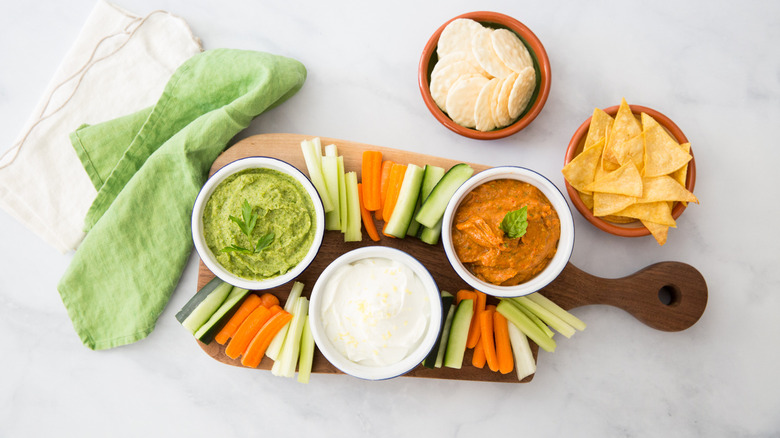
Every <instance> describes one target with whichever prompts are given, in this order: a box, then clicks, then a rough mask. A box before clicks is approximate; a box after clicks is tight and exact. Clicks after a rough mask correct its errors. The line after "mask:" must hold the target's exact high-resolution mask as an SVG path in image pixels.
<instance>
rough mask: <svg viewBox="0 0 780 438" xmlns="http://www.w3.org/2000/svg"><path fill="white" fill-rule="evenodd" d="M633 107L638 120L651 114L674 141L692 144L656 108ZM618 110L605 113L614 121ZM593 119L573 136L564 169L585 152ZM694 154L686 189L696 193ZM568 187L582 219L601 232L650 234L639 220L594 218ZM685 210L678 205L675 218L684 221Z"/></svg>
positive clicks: (568, 185)
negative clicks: (584, 148) (618, 221)
mask: <svg viewBox="0 0 780 438" xmlns="http://www.w3.org/2000/svg"><path fill="white" fill-rule="evenodd" d="M629 106H630V108H631V112H633V113H634V115H636V116H639V115H640V114H641V113H647V115H649V116H652V117H653V118H654V119H655V120H656V121H657V122H658V123H660V124H661V126H663V127H664V128H665V129H666V130H667V132H669V134H671V135H672V137H674V139H675V140H677V142H678V143H680V144H682V143H687V142H688V138H687V137H686V136H685V134H683V132H682V130H681V129H680V128H679V127H678V126H677V125H676V124H675V123H674V122H673V121H672V120H671V119H670V118H669V117H666V116H665V115H663V114H661V113H660V112H658V111H656V110H654V109H652V108H647V107H644V106H639V105H629ZM618 108H619V106H618V105H615V106H611V107H609V108H606V109H604V112H606V113H607V114H609V115H610V116H612V117H614V116H615V114H617V111H618ZM590 119H591V118H590V117H588V119H587V120H585V121H584V122H583V123H582V125H580V127H579V128H578V129H577V131H576V132H575V133H574V136H572V138H571V141H569V147H568V148H567V149H566V158H565V160H564V165H566V164H568V163H569V161H571V160H573V159H574V157H576V156H577V155H578V154H579V153H580V152H582V147H583V146H584V144H585V138H586V137H587V135H588V129H589V128H590ZM690 153H691V161H689V162H688V175H687V176H686V180H685V187H686V188H687V189H688V191H689V192H691V193H693V187H694V185H695V184H696V160H695V159H694V158H693V147H691V151H690ZM564 181H565V179H564ZM565 183H566V190H567V191H568V192H569V198H570V199H571V202H572V204H574V207H576V208H577V211H579V212H580V214H582V216H584V217H585V219H587V220H588V222H590V223H592V224H593V225H595V226H596V227H597V228H599V229H601V230H603V231H606V232H607V233H610V234H614V235H616V236H623V237H641V236H647V235H649V234H650V231H649V230H648V229H647V228H645V227H644V225H642V223H641V222H640V221H638V220H637V221H633V222H629V223H625V224H620V223H615V222H610V221H607V220H604V219H602V218H600V217H596V216H594V215H593V212H592V211H591V210H590V209H589V208H588V207H587V206H586V205H585V203H584V202H583V201H582V198H580V195H579V192H577V190H576V189H575V188H574V187H572V186H571V185H570V184H569V183H568V181H565ZM684 210H685V205H683V204H682V203H681V202H677V203H675V205H674V208H672V217H674V219H675V220H676V219H677V218H679V217H680V215H681V214H682V212H683V211H684Z"/></svg>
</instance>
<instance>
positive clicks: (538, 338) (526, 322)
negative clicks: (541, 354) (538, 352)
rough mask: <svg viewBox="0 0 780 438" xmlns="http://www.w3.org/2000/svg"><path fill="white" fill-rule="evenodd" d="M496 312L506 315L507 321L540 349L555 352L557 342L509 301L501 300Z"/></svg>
mask: <svg viewBox="0 0 780 438" xmlns="http://www.w3.org/2000/svg"><path fill="white" fill-rule="evenodd" d="M496 312H498V313H500V314H502V315H504V317H505V318H506V319H508V320H509V322H511V323H512V324H514V325H516V326H517V328H519V329H520V330H521V331H522V332H523V333H525V335H526V336H528V337H529V338H531V340H532V341H534V342H536V344H537V345H539V347H540V348H541V349H542V350H544V351H548V352H550V353H552V352H553V351H555V345H556V344H555V341H554V340H553V339H552V338H550V337H549V336H547V335H546V334H544V332H543V331H542V330H541V329H540V328H539V327H537V326H536V324H534V322H533V321H531V320H530V319H529V318H528V317H527V316H525V314H524V313H523V312H521V311H520V310H519V309H518V308H517V307H515V305H514V304H512V303H510V302H509V301H507V300H501V302H500V303H498V306H496Z"/></svg>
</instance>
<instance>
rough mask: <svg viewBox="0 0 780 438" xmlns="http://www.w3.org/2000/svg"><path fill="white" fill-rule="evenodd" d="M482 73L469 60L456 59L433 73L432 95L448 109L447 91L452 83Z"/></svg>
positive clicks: (439, 104) (437, 102) (440, 106)
mask: <svg viewBox="0 0 780 438" xmlns="http://www.w3.org/2000/svg"><path fill="white" fill-rule="evenodd" d="M475 75H479V76H481V74H480V73H479V70H477V69H476V67H474V66H473V65H471V63H470V62H468V61H455V62H453V63H452V64H450V65H448V66H445V67H444V68H442V69H441V70H439V71H437V72H436V74H435V75H431V97H432V98H433V101H434V102H436V105H438V106H439V108H441V109H442V110H444V111H446V109H445V108H446V103H447V93H449V91H450V88H451V87H452V85H453V84H454V83H455V82H456V81H457V80H458V79H460V78H461V77H464V76H475Z"/></svg>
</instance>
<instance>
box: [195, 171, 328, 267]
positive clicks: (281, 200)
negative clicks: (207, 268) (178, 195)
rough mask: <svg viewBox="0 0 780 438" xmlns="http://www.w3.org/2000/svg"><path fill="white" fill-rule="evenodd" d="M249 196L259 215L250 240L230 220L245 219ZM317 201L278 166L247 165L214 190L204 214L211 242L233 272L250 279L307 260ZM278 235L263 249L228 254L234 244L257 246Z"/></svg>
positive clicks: (204, 224) (207, 233)
mask: <svg viewBox="0 0 780 438" xmlns="http://www.w3.org/2000/svg"><path fill="white" fill-rule="evenodd" d="M244 200H246V201H247V202H248V203H249V205H250V206H251V207H252V211H253V213H256V214H257V222H256V224H255V228H254V230H253V231H252V234H251V238H250V237H247V236H246V235H245V234H244V233H243V232H242V231H241V228H240V227H239V226H238V225H237V224H236V223H235V222H233V221H231V220H230V219H229V217H230V216H235V217H237V218H241V217H242V205H243V203H244ZM315 215H316V213H315V210H314V203H312V200H311V198H310V197H309V195H308V194H307V193H306V190H304V188H303V186H302V185H301V183H299V182H298V181H296V180H295V179H294V178H293V177H291V176H289V175H286V174H284V173H282V172H279V171H276V170H273V169H247V170H243V171H241V172H238V173H236V174H234V175H231V176H229V177H227V178H226V179H225V180H224V181H222V182H221V183H220V184H219V185H218V186H217V188H216V189H214V193H212V195H211V197H210V198H209V200H208V202H206V207H205V209H204V212H203V230H204V233H205V237H206V244H207V245H208V247H209V249H210V250H211V252H212V253H213V254H214V256H215V257H216V259H217V261H218V262H219V263H220V264H221V265H222V266H223V267H224V268H225V269H227V270H228V271H230V272H232V273H233V274H235V275H236V276H238V277H241V278H244V279H247V280H265V279H268V278H273V277H276V276H279V275H282V274H284V273H286V272H287V271H289V270H290V269H292V268H293V267H295V266H296V265H297V264H298V263H300V262H301V260H303V258H304V257H305V256H306V253H307V252H308V251H309V248H311V245H312V242H313V241H314V234H315V231H316V220H315V218H316V216H315ZM268 233H273V234H274V239H273V242H272V243H271V244H270V245H269V246H268V247H266V248H265V249H263V250H262V251H260V252H259V253H253V254H246V253H242V252H224V251H222V250H223V248H225V247H229V246H231V245H236V246H240V247H243V248H254V245H255V244H256V243H257V241H258V239H260V238H261V237H263V236H265V235H266V234H268Z"/></svg>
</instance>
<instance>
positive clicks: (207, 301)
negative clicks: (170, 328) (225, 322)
mask: <svg viewBox="0 0 780 438" xmlns="http://www.w3.org/2000/svg"><path fill="white" fill-rule="evenodd" d="M232 290H233V286H231V285H229V284H228V283H224V282H223V283H221V284H220V285H219V286H217V287H216V288H214V290H213V291H212V292H211V293H210V294H209V295H208V296H207V297H205V298H204V299H203V301H201V302H200V304H198V307H196V308H195V309H194V310H193V311H192V313H190V315H189V316H188V317H187V318H186V319H185V320H184V321H182V323H181V325H183V326H184V328H186V329H187V330H189V331H190V333H192V334H195V332H197V331H198V329H199V328H200V327H201V326H202V325H203V324H205V323H206V321H208V320H209V318H211V315H213V314H214V312H216V311H217V309H219V306H221V305H222V303H224V302H225V299H226V298H227V297H228V295H229V294H230V291H232Z"/></svg>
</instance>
